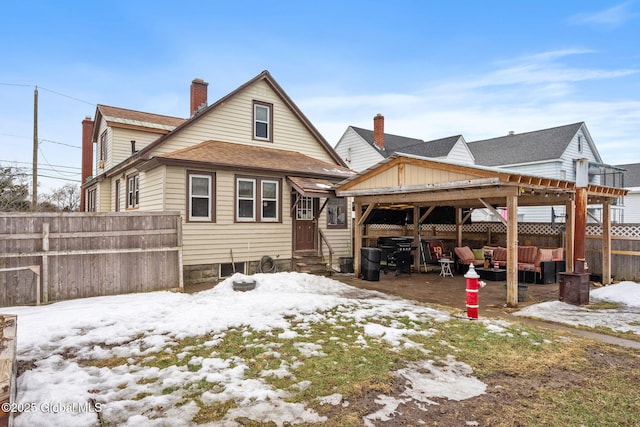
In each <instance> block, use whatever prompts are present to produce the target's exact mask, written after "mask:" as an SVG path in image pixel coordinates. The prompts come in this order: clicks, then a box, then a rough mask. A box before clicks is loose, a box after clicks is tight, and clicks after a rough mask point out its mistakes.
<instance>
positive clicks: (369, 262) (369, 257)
mask: <svg viewBox="0 0 640 427" xmlns="http://www.w3.org/2000/svg"><path fill="white" fill-rule="evenodd" d="M381 257H382V250H381V249H378V248H362V249H360V259H361V260H360V274H361V276H362V278H363V279H364V280H368V281H370V282H373V281H378V280H380V259H381Z"/></svg>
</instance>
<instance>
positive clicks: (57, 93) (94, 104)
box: [38, 86, 96, 107]
mask: <svg viewBox="0 0 640 427" xmlns="http://www.w3.org/2000/svg"><path fill="white" fill-rule="evenodd" d="M38 88H40V89H43V90H46V91H47V92H51V93H55V94H56V95H59V96H64V97H65V98H69V99H73V100H74V101H78V102H82V103H83V104H88V105H92V106H94V107H95V106H96V103H95V102H89V101H84V100H82V99H79V98H75V97H73V96H71V95H65V94H64V93H60V92H56V91H55V90H51V89H47V88H46V87H42V86H38Z"/></svg>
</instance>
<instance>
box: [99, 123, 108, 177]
mask: <svg viewBox="0 0 640 427" xmlns="http://www.w3.org/2000/svg"><path fill="white" fill-rule="evenodd" d="M98 160H100V162H103V163H104V162H105V161H106V160H107V130H106V129H105V130H104V131H103V132H102V133H101V134H100V158H99V159H98ZM100 167H101V168H104V164H103V165H102V166H100Z"/></svg>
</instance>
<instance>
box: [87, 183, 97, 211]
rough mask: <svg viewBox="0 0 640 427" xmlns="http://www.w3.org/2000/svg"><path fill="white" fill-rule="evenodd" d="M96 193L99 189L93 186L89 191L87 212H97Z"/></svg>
mask: <svg viewBox="0 0 640 427" xmlns="http://www.w3.org/2000/svg"><path fill="white" fill-rule="evenodd" d="M96 194H97V190H96V189H95V188H92V189H91V190H89V191H88V196H89V197H88V201H87V212H95V211H96Z"/></svg>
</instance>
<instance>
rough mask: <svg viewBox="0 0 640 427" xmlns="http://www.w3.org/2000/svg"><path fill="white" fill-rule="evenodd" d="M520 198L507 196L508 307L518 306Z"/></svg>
mask: <svg viewBox="0 0 640 427" xmlns="http://www.w3.org/2000/svg"><path fill="white" fill-rule="evenodd" d="M517 248H518V196H507V305H508V306H509V307H517V306H518V250H517Z"/></svg>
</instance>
